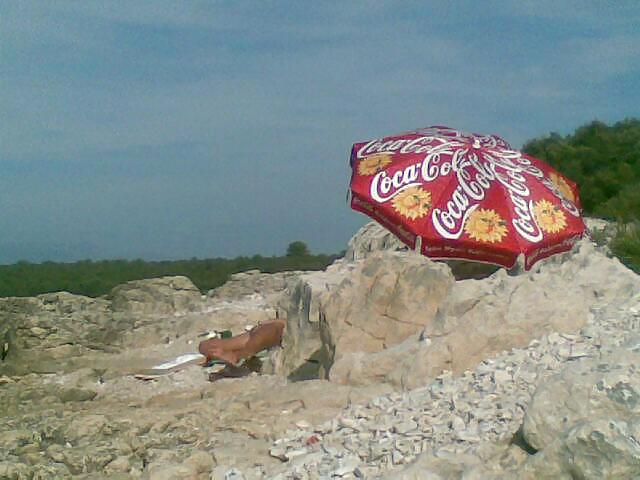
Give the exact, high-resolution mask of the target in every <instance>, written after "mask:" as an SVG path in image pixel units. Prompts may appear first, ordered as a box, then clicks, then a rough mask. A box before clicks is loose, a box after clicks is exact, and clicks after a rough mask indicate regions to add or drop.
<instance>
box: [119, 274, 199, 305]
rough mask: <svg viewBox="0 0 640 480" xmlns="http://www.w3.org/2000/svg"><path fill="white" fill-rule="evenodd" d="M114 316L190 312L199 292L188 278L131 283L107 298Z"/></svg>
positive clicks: (122, 286) (120, 287)
mask: <svg viewBox="0 0 640 480" xmlns="http://www.w3.org/2000/svg"><path fill="white" fill-rule="evenodd" d="M108 298H109V299H110V300H111V308H112V310H113V311H114V312H127V313H134V314H171V313H176V312H185V311H189V310H193V309H194V307H195V306H196V305H198V304H199V303H200V302H201V299H202V295H201V293H200V290H198V288H197V287H196V286H195V285H194V284H193V282H192V281H191V280H189V279H188V278H187V277H182V276H176V277H160V278H150V279H145V280H133V281H131V282H127V283H124V284H122V285H118V286H117V287H114V288H113V289H112V290H111V292H110V293H109V295H108Z"/></svg>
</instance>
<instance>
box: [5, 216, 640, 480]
mask: <svg viewBox="0 0 640 480" xmlns="http://www.w3.org/2000/svg"><path fill="white" fill-rule="evenodd" d="M398 248H400V246H398V245H397V244H396V243H394V242H393V239H390V238H388V236H386V235H385V234H384V232H383V231H381V230H380V229H377V227H375V226H374V225H369V226H367V227H366V228H365V229H363V231H361V232H360V233H359V235H357V236H356V237H354V240H352V242H351V243H350V246H349V250H348V251H347V257H346V258H345V259H344V260H343V261H341V262H337V263H336V264H335V265H333V266H331V267H330V268H329V269H327V270H326V271H325V272H313V273H304V272H289V273H286V274H276V275H267V274H260V273H258V272H248V273H245V274H238V275H236V276H234V278H233V279H232V281H231V282H229V283H228V284H226V285H225V286H223V287H221V288H220V289H217V290H215V291H212V292H209V294H208V295H204V296H203V295H201V294H200V292H199V291H197V289H196V288H195V287H194V286H193V284H192V283H191V282H190V281H189V280H188V279H186V278H184V277H172V278H165V279H154V280H145V281H139V282H130V283H128V284H125V285H122V286H119V287H117V288H116V289H114V291H113V292H111V294H110V295H108V296H105V297H103V298H99V299H89V298H86V297H80V296H75V295H70V294H66V293H58V294H47V295H41V296H39V297H36V298H30V299H16V298H8V299H0V339H4V340H3V344H4V345H5V347H4V348H3V352H4V354H3V361H2V362H0V373H1V375H0V405H2V408H1V410H0V415H1V416H2V422H0V478H16V479H22V478H24V479H32V478H42V479H44V478H149V479H209V478H213V479H242V478H245V479H247V480H249V479H254V478H255V479H257V478H281V479H292V478H300V479H306V478H401V479H410V478H416V479H418V478H435V479H437V478H443V479H449V478H451V479H453V478H456V479H458V478H465V479H470V478H532V479H533V478H560V479H562V478H567V479H571V478H636V477H639V476H640V444H639V443H638V442H637V441H636V439H640V417H639V416H638V412H639V410H640V373H639V372H638V371H637V369H636V365H638V364H639V363H638V360H640V358H638V355H640V353H639V351H640V350H639V349H640V332H639V330H638V327H639V323H640V280H639V277H638V276H637V275H635V274H633V273H632V272H630V271H629V270H627V269H625V268H624V267H623V266H622V265H620V264H619V262H617V261H616V260H614V259H611V258H608V257H607V256H606V255H605V254H604V253H603V251H601V250H599V249H597V248H595V247H594V246H593V245H592V244H591V243H589V242H588V241H584V242H583V243H582V245H581V246H580V247H579V248H578V249H577V250H576V251H575V252H574V253H572V254H567V255H563V256H557V257H556V258H554V259H552V260H549V261H547V262H545V263H544V264H543V265H541V266H540V267H538V268H536V269H535V270H534V271H532V272H530V273H527V274H522V275H518V276H510V275H507V274H506V272H504V271H498V272H494V273H492V272H493V270H490V271H486V270H484V271H480V270H481V269H476V268H475V267H473V266H468V265H464V264H457V265H453V268H450V267H449V266H446V265H444V264H439V263H434V262H431V261H429V260H427V259H424V258H422V257H419V256H416V255H414V254H412V253H410V252H394V251H393V250H396V249H398ZM380 250H383V251H380ZM483 268H484V267H483ZM276 312H277V313H278V315H281V316H282V317H286V318H287V321H288V323H287V330H286V335H285V342H284V348H282V349H278V350H276V351H274V352H272V353H271V355H270V356H269V358H268V359H267V360H266V361H265V365H264V367H263V373H262V374H259V375H258V374H253V375H250V376H247V377H244V378H238V379H224V380H220V381H217V382H213V383H212V382H209V381H207V374H208V373H209V372H208V369H203V368H200V367H191V368H189V369H186V370H183V371H181V372H177V373H174V374H171V375H168V376H166V377H162V378H159V379H157V380H154V381H148V382H144V381H140V380H137V379H135V378H134V377H133V376H132V375H131V374H132V373H135V372H136V371H138V370H141V369H143V368H146V367H149V366H151V365H153V364H155V363H157V362H159V361H163V360H166V359H167V358H172V357H174V356H176V355H178V354H181V353H186V352H192V351H195V349H196V346H197V343H198V342H199V340H200V339H201V338H202V337H200V336H199V335H200V334H202V333H203V332H206V331H210V330H213V329H217V330H223V329H231V330H233V331H234V332H235V333H239V332H240V331H242V330H243V329H244V327H245V326H246V325H255V324H256V323H257V322H259V321H263V320H266V319H268V318H272V317H273V316H275V315H276Z"/></svg>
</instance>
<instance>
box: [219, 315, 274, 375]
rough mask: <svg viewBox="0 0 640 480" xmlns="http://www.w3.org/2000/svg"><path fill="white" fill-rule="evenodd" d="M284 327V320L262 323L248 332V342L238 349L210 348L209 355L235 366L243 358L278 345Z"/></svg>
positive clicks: (224, 346)
mask: <svg viewBox="0 0 640 480" xmlns="http://www.w3.org/2000/svg"><path fill="white" fill-rule="evenodd" d="M284 326H285V321H284V320H272V321H269V322H265V323H262V324H260V325H258V326H257V327H255V328H254V329H253V330H251V331H250V332H249V335H248V337H249V338H248V340H247V341H246V342H245V343H244V344H243V345H241V346H240V347H239V348H234V349H228V348H226V345H223V346H222V348H215V347H214V348H212V349H211V354H212V356H213V357H214V358H218V359H220V360H222V361H224V362H227V363H230V364H231V365H235V364H237V363H238V362H239V361H240V360H242V359H243V358H248V357H251V356H253V355H255V354H256V353H258V352H260V351H262V350H265V349H267V348H271V347H275V346H276V345H278V344H280V341H281V340H282V332H283V330H284Z"/></svg>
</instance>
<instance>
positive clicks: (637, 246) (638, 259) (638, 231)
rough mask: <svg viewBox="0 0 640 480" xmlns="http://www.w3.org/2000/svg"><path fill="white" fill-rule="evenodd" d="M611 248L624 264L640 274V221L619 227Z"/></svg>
mask: <svg viewBox="0 0 640 480" xmlns="http://www.w3.org/2000/svg"><path fill="white" fill-rule="evenodd" d="M610 248H611V251H612V252H613V254H614V255H615V256H616V257H618V258H619V259H620V261H621V262H622V263H624V264H625V265H626V266H627V267H629V268H630V269H631V270H633V271H634V272H636V273H640V221H636V222H633V223H629V224H626V225H622V224H621V225H619V226H618V229H617V231H616V235H615V237H614V238H613V240H612V241H611V246H610Z"/></svg>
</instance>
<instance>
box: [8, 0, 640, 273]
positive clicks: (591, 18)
mask: <svg viewBox="0 0 640 480" xmlns="http://www.w3.org/2000/svg"><path fill="white" fill-rule="evenodd" d="M0 22H1V28H0V59H1V65H2V68H1V69H0V114H1V117H0V118H1V119H2V122H1V126H0V168H1V173H2V174H1V175H0V206H1V208H2V210H1V213H0V232H1V233H0V263H12V262H15V261H17V260H19V259H26V260H29V261H33V262H39V261H43V260H54V261H74V260H80V259H85V258H92V259H109V258H144V259H149V260H152V259H180V258H190V257H193V256H197V257H199V258H206V257H218V256H225V257H229V256H236V255H253V254H255V253H261V254H263V255H273V254H283V253H284V252H285V250H286V247H287V245H288V244H289V243H290V242H291V241H294V240H302V241H305V242H307V244H308V245H309V247H310V249H311V250H312V251H313V252H326V253H329V252H338V251H340V250H342V249H344V248H345V247H346V243H347V241H348V239H349V238H350V237H351V236H352V235H353V233H354V232H355V231H356V230H357V229H358V228H359V227H360V226H361V225H362V224H364V223H365V222H366V218H364V217H363V216H362V215H360V214H357V213H355V212H352V211H350V209H349V207H348V205H347V204H346V202H345V193H346V189H347V186H348V181H349V175H350V172H349V169H348V157H349V151H350V147H351V144H352V143H354V142H357V141H363V140H369V139H373V138H376V137H379V136H384V135H389V134H393V133H397V132H400V131H404V130H409V129H413V128H417V127H421V126H428V125H448V126H452V127H456V128H460V129H465V130H470V131H475V132H482V133H496V134H499V135H501V136H502V137H503V138H505V139H506V140H507V141H509V142H511V143H512V144H513V145H514V146H520V145H521V144H522V143H523V142H524V141H526V140H528V139H530V138H533V137H537V136H540V135H544V134H547V133H549V132H551V131H555V132H559V133H561V134H568V133H571V132H572V131H573V130H574V129H575V128H576V127H578V126H580V125H582V124H584V123H586V122H588V121H591V120H594V119H599V120H602V121H605V122H615V121H618V120H622V119H624V118H625V117H630V116H638V115H640V48H639V47H638V46H639V45H640V33H639V31H638V29H637V26H638V25H639V24H640V2H637V1H635V0H634V1H615V2H614V1H611V2H606V1H604V2H603V1H598V2H595V1H594V2H591V1H586V0H585V1H580V2H571V1H562V2H556V1H552V2H551V1H535V2H533V1H532V2H527V1H512V2H476V1H458V2H383V1H377V2H275V1H255V2H249V1H238V2H221V1H204V2H199V1H183V2H178V1H164V0H156V1H124V0H123V1H113V2H105V1H95V2H94V1H82V2H81V1H77V2H65V1H62V0H59V1H52V2H39V1H29V0H15V1H10V0H7V1H4V2H2V3H0Z"/></svg>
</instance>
